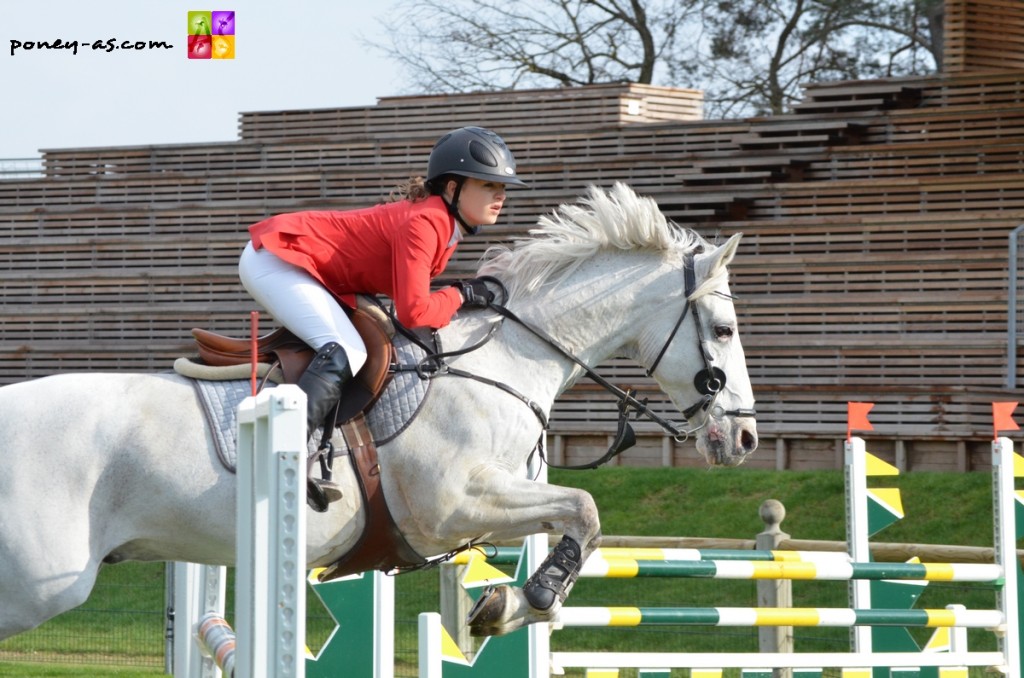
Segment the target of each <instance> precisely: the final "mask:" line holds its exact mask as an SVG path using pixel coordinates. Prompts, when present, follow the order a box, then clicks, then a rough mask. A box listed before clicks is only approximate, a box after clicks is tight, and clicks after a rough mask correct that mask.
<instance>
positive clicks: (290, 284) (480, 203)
mask: <svg viewBox="0 0 1024 678" xmlns="http://www.w3.org/2000/svg"><path fill="white" fill-rule="evenodd" d="M510 184H511V185H515V186H524V185H525V184H524V183H523V182H522V181H520V180H519V177H517V176H516V162H515V159H514V158H513V157H512V152H511V151H510V150H509V149H508V146H506V145H505V142H504V141H503V140H502V139H501V137H499V136H498V135H497V134H495V133H494V132H491V131H490V130H486V129H483V128H481V127H463V128H461V129H457V130H453V131H452V132H449V133H448V134H445V135H444V136H443V137H441V138H440V139H439V140H438V142H437V143H436V144H435V145H434V148H433V150H432V151H431V153H430V159H429V161H428V163H427V176H426V179H423V178H422V177H416V178H413V179H410V180H409V181H408V182H407V183H406V184H405V185H404V186H403V187H402V189H401V192H402V199H401V200H399V201H397V202H389V203H383V204H380V205H377V206H375V207H368V208H364V209H355V210H348V211H343V212H339V211H335V212H327V211H324V212H294V213H289V214H279V215H277V216H274V217H271V218H269V219H266V220H264V221H261V222H259V223H257V224H254V225H253V226H251V227H250V228H249V234H250V236H251V241H250V242H249V244H248V245H246V247H245V250H244V251H243V252H242V256H241V260H240V261H239V265H238V270H239V275H240V277H241V280H242V284H243V285H244V286H245V288H246V290H248V292H249V294H251V295H252V297H253V299H255V300H256V301H257V302H258V303H259V304H260V305H261V306H263V307H264V308H265V309H266V310H267V312H269V313H270V315H272V316H273V317H274V318H275V319H276V320H277V322H279V323H280V324H282V325H284V326H285V327H286V328H288V329H289V330H291V332H292V333H293V334H295V335H296V336H297V337H299V338H300V339H302V340H303V341H304V342H306V343H307V344H308V345H309V346H311V347H312V348H315V349H317V353H316V357H314V359H313V361H312V363H310V365H309V368H308V369H307V370H306V372H305V373H304V374H303V375H302V377H301V378H300V379H299V382H298V385H299V387H300V388H302V390H303V391H305V393H306V395H307V398H308V403H307V410H306V425H307V432H308V434H309V435H312V433H313V431H315V430H316V429H317V428H318V427H319V426H320V425H321V424H324V423H325V419H326V418H327V416H328V415H329V414H332V413H333V412H334V410H335V407H336V406H337V404H338V401H339V399H340V398H341V392H342V389H343V388H344V386H345V384H346V383H347V382H348V381H349V380H350V379H352V376H353V375H354V374H355V373H357V372H359V369H360V368H361V367H362V366H363V363H364V362H365V361H366V347H365V346H364V345H363V342H362V339H360V337H359V333H358V332H357V331H356V329H355V327H353V325H352V322H351V321H350V320H349V317H348V314H347V313H346V308H347V309H353V308H355V295H356V294H385V295H387V296H389V297H390V298H391V299H392V300H393V301H394V304H395V310H396V312H397V316H398V320H399V322H401V323H402V324H403V325H406V326H408V327H432V328H439V327H444V326H445V325H447V324H448V323H449V322H450V321H451V319H452V316H454V315H455V312H456V311H458V310H459V308H461V307H463V306H467V307H474V306H476V307H481V306H486V305H487V303H488V302H489V301H490V300H491V299H493V294H492V293H491V292H489V291H488V290H487V287H486V285H484V283H483V282H482V281H480V280H478V279H472V280H465V281H460V282H457V283H455V284H454V285H452V286H450V287H446V288H444V289H441V290H438V291H435V292H432V291H431V290H430V282H431V280H432V279H433V278H435V277H436V276H438V275H440V274H441V273H442V272H443V271H444V269H445V266H446V265H447V264H448V260H449V259H450V258H451V256H452V253H453V252H454V251H455V248H456V246H457V245H458V243H459V241H460V240H462V238H463V237H464V236H465V235H466V234H468V233H476V232H477V230H478V229H479V227H480V226H482V225H491V224H494V223H495V222H496V221H497V219H498V216H499V214H500V213H501V208H502V205H503V204H504V202H505V188H506V186H507V185H510ZM339 301H340V303H339ZM328 425H331V426H333V422H331V424H328Z"/></svg>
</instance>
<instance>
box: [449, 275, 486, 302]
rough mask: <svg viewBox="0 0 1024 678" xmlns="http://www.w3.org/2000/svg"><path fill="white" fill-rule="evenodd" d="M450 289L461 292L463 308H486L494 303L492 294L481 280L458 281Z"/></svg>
mask: <svg viewBox="0 0 1024 678" xmlns="http://www.w3.org/2000/svg"><path fill="white" fill-rule="evenodd" d="M452 287H457V288H459V291H460V292H462V307H463V308H467V307H468V308H487V306H488V305H489V304H490V303H491V302H492V301H494V292H492V291H491V290H489V289H488V288H487V283H485V282H484V281H483V279H481V278H470V279H469V280H459V281H457V282H455V283H453V284H452Z"/></svg>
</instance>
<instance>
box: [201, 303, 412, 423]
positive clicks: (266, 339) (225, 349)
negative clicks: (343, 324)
mask: <svg viewBox="0 0 1024 678" xmlns="http://www.w3.org/2000/svg"><path fill="white" fill-rule="evenodd" d="M350 317H351V319H352V324H353V325H355V327H356V330H358V331H359V334H360V336H361V337H362V338H363V343H364V344H365V345H366V352H367V360H366V364H365V365H363V368H362V369H361V370H359V372H358V374H356V376H355V378H354V379H352V381H350V382H349V383H348V384H346V385H345V389H344V392H343V393H342V396H341V404H340V405H339V407H338V417H337V422H336V423H337V425H338V426H340V425H342V424H344V423H345V422H347V421H349V420H351V419H352V418H353V417H355V416H356V415H358V414H360V413H361V412H366V411H368V410H369V409H370V407H372V406H373V404H374V403H375V402H376V401H377V398H378V397H379V396H380V394H381V392H382V391H383V390H384V388H385V387H386V386H387V385H388V382H389V381H390V380H391V375H392V371H391V367H392V365H393V364H394V362H395V348H394V346H393V345H392V344H391V338H390V337H389V336H388V332H387V331H386V330H385V329H384V328H383V327H382V326H381V323H380V321H378V320H377V319H376V318H374V317H373V316H372V315H370V314H369V313H367V312H366V311H363V310H361V309H357V310H355V311H352V312H351V314H350ZM192 336H193V337H194V338H195V340H196V345H197V347H198V349H199V357H200V358H201V359H202V360H203V362H204V363H206V364H207V365H212V366H214V367H222V366H226V365H245V364H248V363H249V362H250V361H251V360H252V345H251V342H250V341H249V340H248V339H235V338H232V337H226V336H224V335H222V334H217V333H216V332H211V331H209V330H204V329H200V328H194V329H193V330H192ZM256 354H257V355H256V359H257V361H259V362H261V363H268V364H277V365H279V366H280V367H281V372H282V373H283V374H284V383H286V384H294V383H296V382H298V380H299V377H301V376H302V373H303V372H305V371H306V367H308V366H309V363H310V362H311V361H312V360H313V356H315V355H316V351H314V350H313V349H312V348H311V347H310V346H308V345H307V344H306V343H305V342H303V341H302V340H301V339H299V338H298V337H296V336H295V335H294V334H292V333H291V332H289V331H288V330H286V329H284V328H281V329H279V330H275V331H274V332H271V333H270V334H266V335H264V336H262V337H259V338H258V339H257V343H256Z"/></svg>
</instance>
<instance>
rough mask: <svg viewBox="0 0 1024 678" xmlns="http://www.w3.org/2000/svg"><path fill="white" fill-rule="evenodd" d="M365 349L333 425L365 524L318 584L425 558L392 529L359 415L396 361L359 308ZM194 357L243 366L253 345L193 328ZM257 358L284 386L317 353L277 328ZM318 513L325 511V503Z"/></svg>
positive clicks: (383, 334) (259, 346) (375, 323)
mask: <svg viewBox="0 0 1024 678" xmlns="http://www.w3.org/2000/svg"><path fill="white" fill-rule="evenodd" d="M350 317H351V319H352V324H353V325H355V327H356V329H357V330H358V331H359V334H360V335H361V336H362V338H363V343H364V344H365V345H366V350H367V360H366V364H365V365H363V367H362V369H360V370H359V372H358V373H357V374H356V376H355V378H354V379H352V381H350V382H349V383H348V384H346V385H345V388H344V389H343V393H342V397H341V404H340V405H339V408H338V416H337V420H336V425H337V426H341V427H342V429H341V430H342V434H343V435H344V436H345V440H346V442H347V443H348V445H349V448H350V454H349V458H350V460H351V462H352V466H353V470H354V471H355V473H356V478H357V480H358V481H359V489H360V492H361V494H362V497H363V502H364V504H365V506H366V524H365V525H364V527H363V533H362V535H361V536H360V537H359V539H358V541H357V543H356V545H355V546H354V547H353V548H352V550H350V551H349V552H348V553H346V554H344V555H343V556H342V557H341V558H339V559H338V560H337V561H335V562H334V563H332V564H331V565H330V566H328V567H327V568H325V569H324V570H323V571H322V572H321V574H320V581H330V580H332V579H335V578H337V577H341V576H344V575H347V574H355V573H357V572H365V571H367V570H373V569H376V570H382V571H385V572H386V571H389V570H391V569H392V568H396V567H398V568H403V567H422V566H423V564H424V563H425V560H424V559H423V557H422V556H420V555H419V554H418V553H416V552H415V551H414V550H413V549H412V547H410V546H409V544H408V542H406V541H405V537H404V536H403V535H402V533H401V532H400V531H399V530H398V527H397V526H396V525H395V521H394V517H393V516H392V515H391V511H390V509H388V506H387V502H386V501H385V498H384V491H383V489H382V487H381V483H380V465H379V464H378V462H377V447H376V445H375V444H374V442H373V436H372V435H371V433H370V431H369V429H368V427H367V425H366V420H365V418H364V417H363V416H362V415H363V413H365V412H367V411H368V410H369V409H370V408H371V407H372V406H373V404H374V403H375V402H376V401H377V398H378V397H380V394H381V393H382V392H383V391H384V388H385V387H386V386H387V385H388V382H389V381H390V380H391V376H392V374H393V371H392V369H391V368H392V365H394V364H396V363H397V359H396V352H395V347H394V345H393V344H392V343H391V336H390V332H389V331H388V329H386V328H385V327H384V326H383V325H382V321H380V320H378V319H377V318H375V317H374V316H373V315H371V314H370V313H367V312H366V311H363V310H362V309H356V310H355V311H352V312H351V313H350ZM192 336H193V337H195V340H196V344H197V346H198V349H199V357H200V358H201V359H202V360H203V362H205V363H206V364H208V365H212V366H216V367H219V366H225V365H244V364H247V363H249V362H251V360H252V354H251V351H252V344H251V342H250V341H248V340H245V339H234V338H231V337H226V336H223V335H220V334H217V333H215V332H210V331H209V330H203V329H198V328H196V329H193V330H192ZM256 354H257V355H256V358H257V360H258V361H259V362H261V363H269V364H277V365H279V366H280V367H281V371H282V373H283V374H284V381H285V383H287V384H294V383H296V382H297V381H298V379H299V377H301V376H302V373H303V372H304V371H305V370H306V367H307V366H308V365H309V363H310V362H311V361H312V360H313V356H314V355H316V353H315V351H314V350H313V349H312V348H310V347H309V346H307V345H306V344H305V343H304V342H303V341H302V340H301V339H299V338H298V337H296V336H295V335H294V334H292V333H291V332H289V331H288V330H285V329H279V330H276V331H274V332H271V333H270V334H267V335H265V336H263V337H259V338H258V339H257V342H256ZM317 510H326V503H324V504H323V505H322V506H321V507H320V508H318V509H317Z"/></svg>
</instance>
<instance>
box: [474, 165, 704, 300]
mask: <svg viewBox="0 0 1024 678" xmlns="http://www.w3.org/2000/svg"><path fill="white" fill-rule="evenodd" d="M530 236H531V237H526V238H518V239H516V240H515V241H513V247H512V249H509V248H506V247H492V248H491V249H489V250H488V251H487V253H486V255H485V259H484V263H483V264H482V265H481V267H480V271H479V274H480V275H492V276H495V277H498V278H501V279H502V280H503V281H504V282H505V284H506V285H507V286H508V288H509V295H510V298H513V299H514V298H517V297H518V296H520V295H523V294H529V293H532V292H536V291H537V290H538V289H540V288H541V287H542V286H544V285H545V284H548V283H553V284H555V285H557V284H558V283H559V282H561V281H562V280H564V279H565V278H566V277H567V276H569V275H570V274H571V273H572V272H573V271H574V270H576V268H577V267H578V266H579V265H580V264H581V263H583V262H584V261H585V260H587V259H589V258H590V257H593V256H594V255H595V254H597V253H598V252H600V251H602V250H606V251H607V250H648V251H668V250H679V251H681V252H683V253H685V252H689V251H691V250H694V249H696V248H701V247H702V248H704V249H708V248H709V244H708V243H707V242H706V241H705V240H704V239H703V238H701V237H700V236H699V235H698V234H697V233H695V232H693V231H691V230H689V229H685V228H681V227H679V226H677V225H675V224H673V223H672V222H670V221H668V220H667V219H666V218H665V215H664V214H662V213H661V210H660V209H659V208H658V204H657V203H656V202H655V201H654V199H653V198H648V197H641V196H638V195H637V194H636V193H635V192H634V191H633V189H631V188H630V187H629V186H627V185H626V184H623V183H616V184H615V186H614V187H613V188H612V189H611V190H610V191H604V190H602V189H600V188H598V187H596V186H591V187H590V188H589V190H588V193H587V196H586V197H583V198H581V199H580V200H579V202H577V203H576V204H563V205H560V206H559V207H558V209H557V210H556V211H555V212H554V213H552V214H550V215H546V216H542V217H541V218H540V219H539V220H538V222H537V227H536V228H533V229H531V230H530ZM709 282H712V281H705V283H709ZM709 287H710V285H707V284H701V285H700V286H699V288H698V289H697V290H695V292H694V296H697V295H698V294H700V293H703V292H704V291H705V290H706V289H707V288H709Z"/></svg>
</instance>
